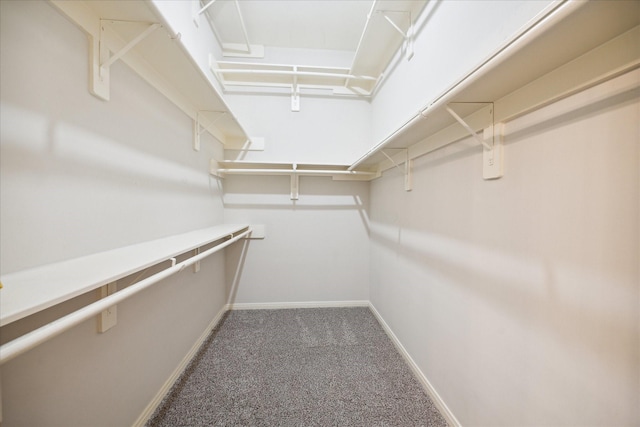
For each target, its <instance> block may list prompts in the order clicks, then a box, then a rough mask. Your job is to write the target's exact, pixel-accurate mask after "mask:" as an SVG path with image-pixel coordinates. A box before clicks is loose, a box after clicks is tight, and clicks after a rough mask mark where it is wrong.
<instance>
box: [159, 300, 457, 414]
mask: <svg viewBox="0 0 640 427" xmlns="http://www.w3.org/2000/svg"><path fill="white" fill-rule="evenodd" d="M147 425H148V426H150V427H156V426H158V427H159V426H446V425H447V423H446V422H445V420H444V418H443V417H442V416H441V415H440V413H439V412H438V410H437V409H436V408H435V406H434V405H433V403H432V402H431V400H430V399H429V397H428V396H427V394H426V393H425V392H424V390H423V389H422V387H421V385H420V384H419V383H418V381H417V380H416V378H415V377H414V376H413V373H412V372H411V370H410V368H409V367H408V366H407V364H406V362H405V361H404V359H403V358H402V356H401V355H400V354H399V353H398V351H397V350H396V348H395V347H394V345H393V343H392V342H391V340H390V339H389V337H388V336H387V335H386V334H385V332H384V330H383V329H382V327H381V326H380V324H379V323H378V322H377V320H376V318H375V317H374V316H373V314H372V313H371V311H369V309H368V308H366V307H362V308H314V309H287V310H240V311H230V312H228V313H227V315H226V316H225V317H224V319H223V320H222V321H221V322H220V323H219V324H218V326H217V327H216V329H215V330H214V331H213V332H212V333H211V335H210V336H209V338H208V339H207V341H206V342H205V344H203V346H202V348H201V349H200V351H199V353H198V354H197V356H196V357H195V358H194V359H193V361H192V362H191V364H190V365H189V367H188V368H187V369H186V370H185V372H184V374H183V375H182V376H181V377H180V379H179V380H178V381H177V382H176V384H175V385H174V387H173V388H172V390H171V392H170V393H169V394H168V395H167V397H166V398H165V399H164V401H163V402H162V404H161V405H160V407H159V408H158V410H157V411H156V413H155V414H154V415H153V417H152V418H151V419H150V420H149V422H148V423H147Z"/></svg>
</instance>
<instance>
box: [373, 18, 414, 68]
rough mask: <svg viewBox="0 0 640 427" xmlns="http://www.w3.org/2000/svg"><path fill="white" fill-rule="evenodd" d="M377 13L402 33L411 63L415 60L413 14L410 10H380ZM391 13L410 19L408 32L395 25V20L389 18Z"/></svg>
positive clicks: (406, 52) (406, 53)
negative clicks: (412, 59)
mask: <svg viewBox="0 0 640 427" xmlns="http://www.w3.org/2000/svg"><path fill="white" fill-rule="evenodd" d="M377 13H379V14H381V15H382V16H383V17H384V19H385V20H386V21H387V22H388V23H389V24H390V25H391V26H392V27H393V28H394V29H395V30H396V31H397V32H399V33H400V35H401V36H402V38H403V39H404V48H405V55H406V57H407V61H410V60H411V58H413V54H414V51H413V21H412V20H411V12H410V11H408V10H379V11H377ZM390 13H395V14H399V13H400V14H403V15H406V16H407V17H408V20H409V24H408V26H407V30H406V31H405V30H403V29H402V28H400V26H399V25H398V24H396V23H395V21H394V20H393V19H391V17H390V16H389V14H390Z"/></svg>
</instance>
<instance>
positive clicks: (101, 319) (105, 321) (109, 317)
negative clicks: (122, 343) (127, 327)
mask: <svg viewBox="0 0 640 427" xmlns="http://www.w3.org/2000/svg"><path fill="white" fill-rule="evenodd" d="M117 290H118V282H112V283H108V284H106V285H104V286H102V287H101V288H100V289H99V290H98V291H99V296H100V298H101V299H102V298H106V297H108V296H109V295H113V294H115V293H116V292H117ZM117 322H118V306H117V305H113V306H111V307H109V308H107V309H106V310H104V311H102V313H100V314H99V315H98V332H100V333H104V332H107V331H108V330H109V329H111V328H113V327H114V326H115V325H116V323H117Z"/></svg>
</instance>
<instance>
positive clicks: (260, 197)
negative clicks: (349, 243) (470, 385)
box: [223, 176, 369, 234]
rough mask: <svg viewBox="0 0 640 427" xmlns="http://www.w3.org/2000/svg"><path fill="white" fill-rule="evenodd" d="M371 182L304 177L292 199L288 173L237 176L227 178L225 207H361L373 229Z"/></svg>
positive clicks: (316, 209) (362, 216) (364, 220)
mask: <svg viewBox="0 0 640 427" xmlns="http://www.w3.org/2000/svg"><path fill="white" fill-rule="evenodd" d="M368 187H369V183H368V182H360V181H354V182H347V181H332V180H331V179H330V178H327V177H300V186H299V189H300V195H299V199H298V200H291V197H290V195H291V194H290V192H289V190H290V178H289V177H288V176H261V177H255V176H233V177H227V178H225V186H224V190H225V193H224V195H223V204H224V207H225V209H238V210H242V209H245V210H286V211H291V212H296V211H301V212H302V211H307V212H319V211H327V212H328V211H357V212H358V215H359V216H360V219H361V221H362V225H363V226H364V228H365V229H366V230H367V234H368V233H369V214H368V209H369V207H368V200H367V199H366V197H367V196H368V194H369V188H368Z"/></svg>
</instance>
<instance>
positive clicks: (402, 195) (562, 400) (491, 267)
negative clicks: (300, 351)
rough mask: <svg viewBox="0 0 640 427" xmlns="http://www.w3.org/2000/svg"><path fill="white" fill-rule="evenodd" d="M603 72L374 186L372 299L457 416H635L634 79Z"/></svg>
mask: <svg viewBox="0 0 640 427" xmlns="http://www.w3.org/2000/svg"><path fill="white" fill-rule="evenodd" d="M608 90H609V84H604V85H602V86H599V87H596V88H592V89H590V90H589V91H588V92H585V93H582V94H578V95H576V96H574V97H572V98H569V99H566V100H563V101H561V102H558V103H556V104H554V105H551V106H548V107H547V108H545V109H543V110H540V111H539V112H536V113H532V114H529V115H527V116H524V117H521V118H520V119H517V120H515V121H513V122H510V123H507V126H506V132H507V135H506V146H505V161H506V167H505V176H504V177H503V178H502V179H500V180H497V181H483V180H482V169H481V158H482V156H481V151H480V149H479V148H478V147H477V144H475V143H474V142H473V141H469V140H465V141H464V142H460V143H457V144H454V145H452V146H449V147H447V148H446V149H443V150H440V151H437V152H434V153H431V154H429V155H427V156H425V157H423V158H420V159H417V160H416V161H415V164H414V176H413V179H414V185H413V191H412V192H404V191H403V190H402V188H403V181H402V177H401V176H400V175H399V174H398V172H397V171H395V170H393V169H392V170H390V171H389V172H387V173H385V176H384V177H383V178H382V179H379V180H377V181H374V182H373V183H372V187H371V208H370V214H371V248H372V252H371V290H370V294H371V301H372V303H373V305H374V306H375V307H376V308H377V310H378V311H379V312H380V313H381V315H382V316H383V318H384V319H385V321H386V322H387V323H388V324H389V325H390V327H391V328H392V329H393V331H394V332H395V334H396V335H397V336H398V338H399V339H400V340H401V342H402V344H403V345H404V346H405V348H406V349H407V350H408V351H409V353H410V354H411V356H412V357H413V359H414V360H415V361H416V362H417V364H418V365H419V366H420V368H421V370H422V371H423V373H424V374H425V375H426V377H427V378H428V379H429V381H430V382H431V384H432V385H433V386H434V387H435V389H436V390H437V392H438V393H439V394H440V396H441V397H442V398H443V399H444V401H445V403H446V404H447V405H448V406H449V408H450V409H451V410H452V412H453V413H454V415H455V416H456V417H457V418H458V420H459V421H460V422H461V424H462V425H465V426H479V425H491V426H514V425H518V426H541V425H581V426H586V425H593V426H612V425H616V426H632V425H638V424H640V414H639V408H640V406H639V405H638V396H639V395H640V384H639V378H640V342H639V332H640V327H639V319H640V317H639V315H640V310H639V305H640V299H639V297H640V289H639V288H640V275H639V274H640V273H639V268H638V266H639V260H640V249H639V243H640V239H639V231H640V230H639V229H640V133H639V128H638V118H639V117H640V101H639V99H638V97H639V92H638V90H635V92H627V93H625V94H622V95H619V96H615V97H612V98H608V99H606V100H605V101H599V102H597V103H595V104H593V103H592V101H591V99H599V98H600V96H601V95H603V94H606V93H608V92H607V91H608Z"/></svg>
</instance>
